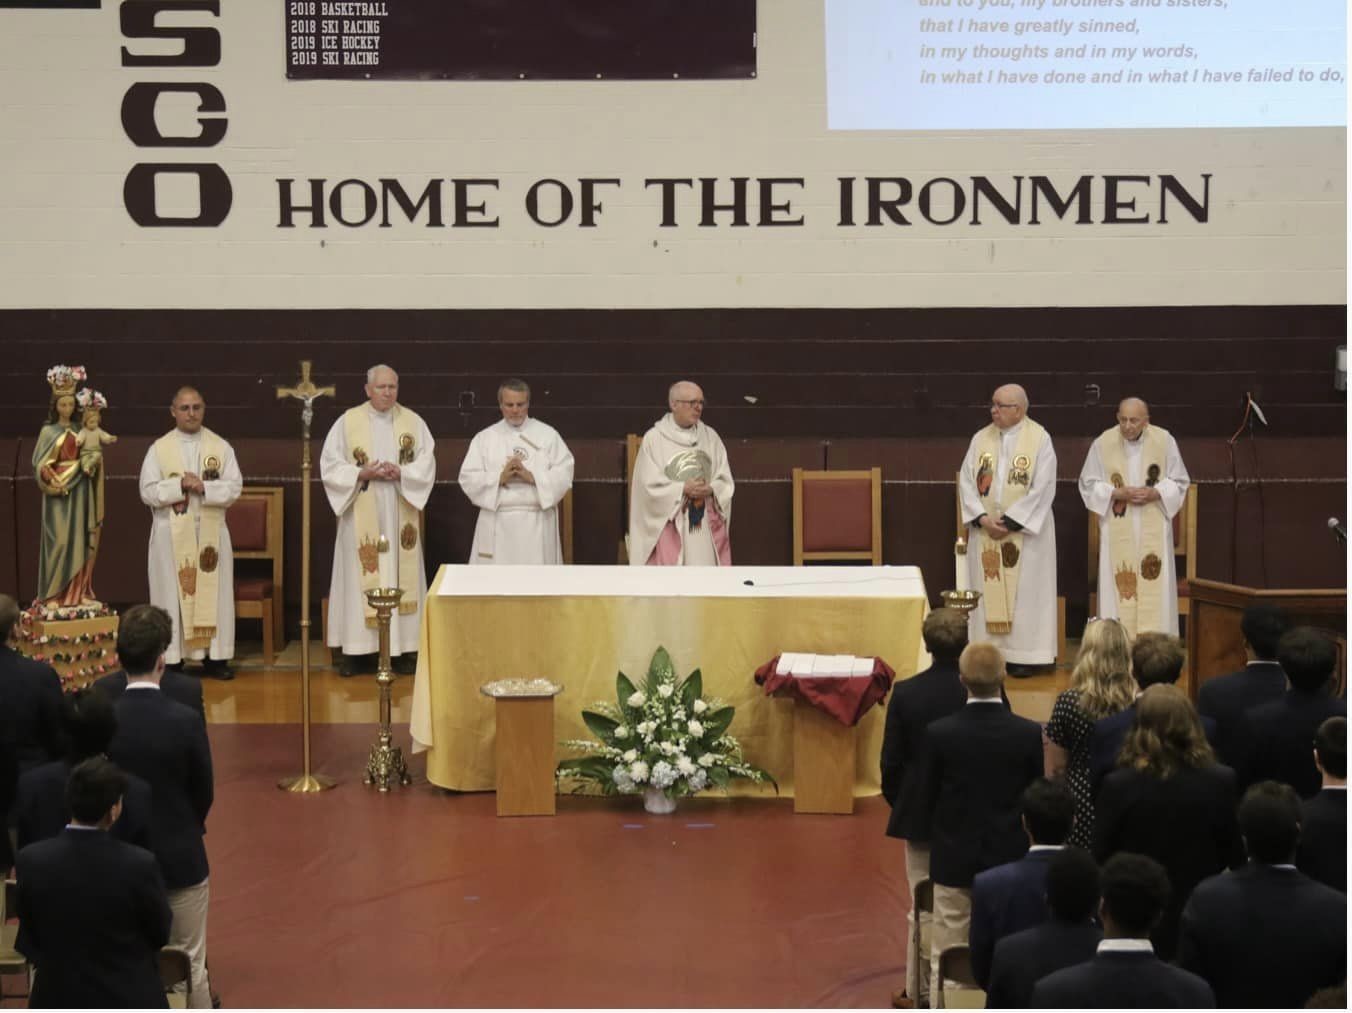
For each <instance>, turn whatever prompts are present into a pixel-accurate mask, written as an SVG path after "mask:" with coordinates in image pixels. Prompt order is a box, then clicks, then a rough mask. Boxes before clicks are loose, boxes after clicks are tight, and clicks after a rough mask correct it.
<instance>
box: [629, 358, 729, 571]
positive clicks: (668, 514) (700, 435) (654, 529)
mask: <svg viewBox="0 0 1352 1013" xmlns="http://www.w3.org/2000/svg"><path fill="white" fill-rule="evenodd" d="M667 405H668V407H669V408H670V409H671V410H670V411H669V412H668V413H667V414H666V415H664V416H662V418H660V419H659V420H658V421H657V422H656V423H654V424H653V427H652V428H651V429H649V430H648V431H647V433H645V434H644V436H643V445H642V446H641V447H640V448H639V452H638V456H637V457H636V458H635V460H634V480H633V486H632V488H631V489H630V491H629V564H630V565H631V566H650V565H651V566H731V565H732V548H731V545H730V543H729V541H728V529H729V526H730V525H731V523H732V493H733V483H732V471H731V470H730V469H729V468H728V454H727V451H726V450H725V449H724V448H723V441H722V440H721V439H719V437H718V434H717V433H716V432H714V431H713V430H712V429H710V428H709V427H708V426H706V425H705V424H704V423H703V422H702V421H701V418H702V417H703V415H704V391H702V390H700V388H699V387H698V386H696V385H695V384H693V383H691V382H690V381H688V380H682V381H680V382H679V383H675V384H672V386H671V389H670V390H669V391H668V392H667Z"/></svg>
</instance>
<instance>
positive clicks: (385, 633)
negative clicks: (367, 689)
mask: <svg viewBox="0 0 1352 1013" xmlns="http://www.w3.org/2000/svg"><path fill="white" fill-rule="evenodd" d="M403 596H404V592H403V589H402V588H398V587H377V588H373V589H371V590H370V591H367V592H366V602H367V604H368V605H370V606H371V608H373V609H375V612H376V624H377V628H378V630H379V633H380V664H379V666H378V667H377V669H376V684H377V685H378V686H379V687H380V736H379V738H377V739H376V743H375V745H373V746H372V747H371V756H370V758H369V759H368V760H367V761H366V776H365V777H363V778H362V783H363V784H371V785H375V787H376V790H378V791H389V790H390V785H391V784H409V783H410V782H411V781H412V780H413V779H412V778H411V777H409V776H408V767H407V766H406V765H405V764H404V753H403V750H401V749H400V748H399V747H398V746H396V745H394V743H393V741H392V739H393V737H392V736H391V735H390V687H391V686H392V685H393V684H394V672H393V671H392V670H391V669H390V616H391V615H393V614H394V612H395V610H396V609H398V608H399V600H400V599H401V598H403Z"/></svg>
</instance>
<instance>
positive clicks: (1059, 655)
mask: <svg viewBox="0 0 1352 1013" xmlns="http://www.w3.org/2000/svg"><path fill="white" fill-rule="evenodd" d="M953 503H954V506H955V507H956V508H957V510H956V515H955V521H956V524H957V537H958V538H959V539H961V540H963V541H965V542H966V543H967V551H968V552H972V551H974V550H973V548H972V538H973V536H974V535H976V534H977V531H976V529H975V528H973V527H972V526H971V525H970V524H964V523H962V476H961V475H959V474H956V473H955V474H954V476H953ZM1094 579H1095V580H1097V579H1098V578H1097V577H1095V578H1094ZM1090 586H1093V585H1092V584H1091V585H1090ZM1089 614H1090V615H1093V614H1094V612H1093V610H1092V609H1090V612H1089ZM1056 660H1057V662H1058V663H1061V664H1064V663H1066V662H1068V661H1070V660H1071V657H1070V649H1069V648H1068V647H1067V646H1066V596H1065V595H1063V594H1058V595H1057V596H1056Z"/></svg>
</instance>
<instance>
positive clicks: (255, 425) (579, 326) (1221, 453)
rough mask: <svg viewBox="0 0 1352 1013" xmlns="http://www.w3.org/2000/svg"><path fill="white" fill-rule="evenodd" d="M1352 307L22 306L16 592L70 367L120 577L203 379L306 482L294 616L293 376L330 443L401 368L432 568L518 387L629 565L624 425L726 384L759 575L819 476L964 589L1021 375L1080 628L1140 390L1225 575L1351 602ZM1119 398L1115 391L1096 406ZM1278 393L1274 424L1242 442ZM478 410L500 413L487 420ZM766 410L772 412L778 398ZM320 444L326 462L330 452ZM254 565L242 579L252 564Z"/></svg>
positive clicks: (288, 473)
mask: <svg viewBox="0 0 1352 1013" xmlns="http://www.w3.org/2000/svg"><path fill="white" fill-rule="evenodd" d="M1344 320H1345V309H1344V308H1343V307H1310V306H1294V307H1184V308H1102V309H1019V310H1002V309H986V310H980V309H974V310H945V309H933V310H697V311H552V310H541V311H493V312H490V311H289V312H288V311H186V310H184V311H176V310H175V311H120V310H119V311H113V310H84V311H60V312H57V311H37V310H32V311H27V310H26V311H0V333H4V334H5V335H6V351H7V355H6V358H5V363H4V364H3V365H0V371H2V372H4V373H7V374H9V375H8V376H7V377H6V379H7V381H8V382H7V389H8V390H10V391H12V392H13V393H14V395H15V396H14V398H13V400H12V401H10V402H9V403H7V404H5V405H0V586H15V587H17V588H18V590H19V592H20V597H27V596H29V595H31V594H32V592H33V590H34V584H35V580H36V545H35V543H36V538H37V530H38V520H37V518H38V510H39V508H40V504H39V501H38V494H37V490H36V487H35V485H34V483H33V481H32V475H31V472H30V469H29V463H28V462H29V458H30V456H31V454H32V446H33V438H34V437H35V436H36V433H37V431H38V428H39V427H40V425H41V422H42V418H43V415H44V410H45V405H46V397H47V388H46V385H45V383H44V382H43V379H42V377H43V373H44V372H45V370H46V369H47V367H48V366H50V365H52V364H53V362H55V361H58V360H59V361H64V362H67V363H71V364H76V363H78V364H82V365H85V366H86V367H87V368H88V369H89V372H90V376H91V382H92V384H93V385H94V386H95V387H97V388H98V389H100V390H102V391H103V392H104V393H105V394H107V395H108V396H109V398H110V400H111V402H112V405H113V407H112V409H111V410H110V411H108V412H107V413H106V414H105V416H104V426H105V428H106V429H108V430H109V431H110V432H113V433H117V434H119V435H120V436H121V437H122V439H121V440H120V441H119V442H118V443H117V444H116V445H115V446H113V447H110V448H108V450H107V454H106V460H107V467H108V473H109V481H108V518H109V519H108V525H109V529H108V530H109V535H108V537H106V538H105V542H104V548H103V550H102V552H103V555H102V557H101V560H100V563H99V567H98V571H97V577H96V586H97V588H98V590H99V592H100V594H101V595H102V596H104V597H106V598H107V599H108V600H110V601H112V602H114V603H117V604H124V603H128V602H133V601H137V600H142V599H144V597H145V594H146V577H145V543H146V538H147V534H148V531H149V511H148V510H147V509H146V508H145V507H144V506H143V505H142V504H141V503H140V501H139V497H138V494H137V489H136V476H137V473H138V471H139V468H140V462H141V459H142V457H143V456H144V454H145V451H146V448H147V447H148V446H149V444H150V442H151V439H152V438H153V437H154V436H156V435H158V434H159V433H161V432H163V431H164V430H165V429H166V428H167V427H168V426H169V424H170V422H169V416H168V412H167V408H166V405H167V402H168V400H169V398H170V396H171V395H172V393H173V391H174V389H175V388H176V387H177V385H178V384H179V383H182V382H191V383H195V384H197V385H198V386H200V387H201V389H202V391H203V393H204V395H205V396H206V399H207V402H208V418H207V422H208V425H210V426H212V427H213V428H214V429H216V430H217V431H218V432H220V433H221V434H222V435H224V436H226V437H227V438H229V439H231V440H232V442H233V443H234V445H235V448H236V451H237V453H238V455H239V458H240V461H241V464H242V467H243V469H244V472H245V475H246V480H247V481H249V482H251V483H257V484H282V485H284V486H285V487H286V532H287V537H286V549H287V560H286V574H287V582H288V587H287V598H288V603H289V604H290V606H291V607H292V610H293V611H294V608H295V607H296V605H297V603H298V599H299V594H300V580H299V568H300V552H299V547H300V486H299V477H298V476H299V456H300V454H299V445H298V443H299V441H298V439H297V438H296V437H297V435H298V431H299V418H298V414H299V413H298V410H297V408H296V407H295V405H294V404H293V403H282V402H278V401H277V399H276V397H275V394H274V387H275V385H277V384H279V383H283V384H289V383H291V382H292V381H294V379H295V377H296V375H297V361H298V360H299V359H301V358H303V357H309V358H312V359H313V360H314V362H315V378H316V380H317V381H318V382H320V383H336V384H337V386H338V395H339V396H338V398H337V400H336V401H322V402H320V404H319V406H318V409H317V412H316V420H315V431H316V434H317V436H318V437H320V438H322V435H323V433H324V432H325V431H326V430H327V428H328V426H329V425H331V424H332V422H333V421H334V419H336V418H337V416H338V412H339V410H340V408H341V407H344V406H346V405H348V404H351V403H354V402H355V401H357V400H359V399H360V397H361V394H360V388H361V385H362V383H363V381H364V376H363V373H364V369H365V367H366V366H367V365H369V364H371V363H372V362H375V361H387V362H389V363H391V364H392V365H394V366H395V367H396V368H398V369H399V370H400V371H401V393H400V399H401V401H403V402H404V403H406V404H408V405H410V406H411V407H413V408H415V409H416V410H417V411H419V412H420V413H421V414H422V415H423V416H424V417H425V418H426V419H427V420H428V423H429V425H430V426H431V427H432V430H433V432H434V433H436V434H437V436H438V443H437V455H438V486H437V489H436V491H435V492H434V493H433V496H432V499H431V501H430V503H429V506H428V512H427V551H428V562H429V565H431V566H435V565H436V564H437V563H439V562H442V561H459V560H463V559H464V558H465V557H466V555H467V554H468V550H469V544H470V540H471V537H472V533H473V525H474V511H473V509H472V508H471V507H470V505H469V503H468V502H467V501H466V500H465V498H464V497H463V496H462V495H461V494H460V493H459V491H458V490H457V488H456V486H455V476H456V473H457V471H458V470H459V464H460V460H461V457H462V456H463V454H464V451H465V447H466V445H467V443H468V439H469V436H470V435H472V433H473V432H475V431H477V430H478V429H479V428H481V427H483V426H484V425H487V424H489V423H490V422H492V421H493V420H494V419H495V418H496V409H495V407H494V406H493V400H494V392H495V390H496V384H497V382H498V380H499V379H500V378H501V377H503V376H506V375H513V374H519V375H524V376H525V377H526V378H527V379H528V380H529V381H530V382H531V384H532V386H533V388H534V405H533V408H534V413H535V414H536V415H538V416H539V417H541V418H543V419H545V420H546V421H548V422H550V423H552V424H554V425H556V426H557V427H558V428H559V429H560V430H561V431H562V432H563V434H564V436H565V438H566V439H567V440H568V443H569V445H570V446H571V447H572V449H573V452H574V455H575V457H576V459H577V472H576V483H575V486H574V519H575V520H574V554H575V558H576V560H577V562H579V563H612V562H614V561H615V557H616V549H617V545H618V543H619V541H620V539H621V535H622V533H623V525H624V518H623V510H624V490H623V470H624V434H625V433H626V432H642V431H643V430H644V429H646V427H647V426H648V425H649V424H651V422H652V421H653V420H654V419H655V418H656V417H657V416H658V415H660V414H661V412H662V411H663V410H664V401H665V394H666V388H667V385H668V384H669V383H670V382H671V381H672V380H673V379H676V378H679V377H681V376H690V377H693V378H694V379H696V380H698V381H700V382H701V383H702V384H703V386H704V389H705V393H706V396H707V397H708V399H709V407H708V409H707V411H706V420H707V421H708V422H709V423H710V424H712V425H713V426H714V427H715V428H716V429H718V430H719V432H720V433H721V434H722V435H723V437H724V439H725V441H726V442H727V445H728V451H729V457H730V458H731V462H732V467H733V471H734V475H735V476H736V479H737V482H738V488H737V496H736V501H735V509H734V517H733V528H732V530H733V551H734V558H735V559H736V560H738V561H739V562H743V563H748V564H787V563H788V562H789V560H790V558H791V531H792V517H791V495H790V471H791V469H792V468H793V467H794V466H797V465H801V466H803V467H809V468H811V467H831V468H853V467H866V466H871V465H875V464H876V465H880V466H881V467H882V469H883V478H884V482H885V489H884V498H883V511H884V542H885V546H884V558H885V560H886V562H888V563H894V564H902V563H913V564H917V565H919V566H921V567H922V569H923V570H924V573H925V577H926V582H927V584H928V586H929V587H930V590H931V593H932V594H934V595H937V592H938V591H939V590H941V589H943V588H944V587H947V586H948V585H949V584H950V583H951V574H952V556H951V551H952V539H953V526H954V520H953V516H954V507H953V478H954V472H955V471H956V469H957V467H958V464H959V462H960V460H961V457H962V454H963V451H964V450H965V448H966V445H967V441H968V439H969V438H970V435H971V433H972V432H973V431H974V430H975V429H977V428H978V427H980V426H981V425H983V424H984V423H985V422H986V419H987V413H986V411H985V409H984V407H983V406H984V405H985V404H986V403H987V401H988V399H989V396H990V392H991V390H992V389H993V388H994V387H995V386H996V385H997V384H999V383H1001V382H1006V381H1017V382H1021V383H1023V384H1024V385H1025V386H1026V387H1027V388H1028V391H1029V394H1030V396H1031V398H1032V401H1033V410H1032V414H1033V416H1034V417H1036V418H1037V419H1038V420H1039V421H1040V422H1042V423H1043V424H1044V425H1045V426H1047V428H1048V429H1049V430H1050V431H1051V433H1052V435H1053V437H1054V439H1055V442H1056V448H1057V453H1058V457H1059V472H1060V488H1059V490H1058V495H1057V505H1056V512H1057V513H1056V519H1057V528H1058V549H1059V571H1060V585H1061V590H1062V593H1063V594H1065V595H1066V597H1067V604H1068V609H1069V611H1070V615H1071V619H1072V628H1073V627H1074V625H1075V622H1076V621H1077V620H1078V618H1080V617H1082V616H1083V615H1084V612H1085V607H1086V601H1087V594H1088V584H1089V578H1088V572H1087V567H1088V564H1087V559H1086V537H1087V521H1086V516H1085V511H1084V509H1083V507H1082V505H1081V503H1080V500H1079V496H1078V493H1077V492H1076V489H1075V478H1076V476H1077V475H1078V473H1079V468H1080V465H1081V463H1082V461H1083V458H1084V454H1085V452H1086V450H1087V449H1088V445H1089V442H1090V440H1091V439H1092V437H1093V436H1094V435H1096V434H1097V433H1098V432H1100V431H1102V430H1103V429H1104V428H1106V427H1107V426H1109V425H1111V424H1112V416H1113V407H1114V406H1115V404H1116V402H1117V400H1118V399H1119V398H1121V397H1123V396H1126V395H1129V394H1130V395H1139V396H1142V397H1145V398H1146V399H1148V400H1149V401H1150V402H1151V409H1152V417H1153V419H1154V421H1156V422H1157V423H1158V424H1161V425H1163V426H1165V427H1166V428H1169V429H1170V430H1171V431H1172V432H1173V433H1174V434H1175V436H1177V437H1178V439H1179V443H1180V446H1181V448H1182V451H1183V456H1184V459H1185V461H1186V462H1187V465H1188V467H1189V470H1190V471H1191V473H1192V475H1193V478H1194V480H1195V481H1197V482H1198V484H1199V487H1200V498H1199V528H1200V537H1199V563H1198V573H1199V575H1201V576H1205V577H1211V578H1214V579H1218V580H1227V581H1235V582H1238V583H1243V584H1251V585H1255V586H1260V587H1282V586H1286V587H1293V586H1311V587H1334V586H1336V587H1342V586H1344V585H1345V584H1346V574H1345V561H1344V556H1343V553H1342V551H1341V550H1340V549H1338V547H1337V546H1335V545H1334V543H1333V542H1332V540H1331V538H1330V537H1329V535H1328V532H1327V531H1326V529H1325V521H1326V519H1327V518H1328V517H1330V516H1338V517H1342V516H1343V511H1344V504H1345V499H1346V466H1345V461H1346V436H1345V412H1346V403H1345V400H1344V399H1343V396H1342V395H1341V394H1338V393H1336V392H1335V391H1334V390H1333V388H1332V372H1333V359H1334V349H1335V347H1336V346H1337V345H1338V344H1341V343H1343V341H1344V340H1345V338H1344V335H1345V324H1344ZM1092 385H1096V386H1097V392H1096V391H1095V390H1094V387H1093V386H1092ZM1245 392H1251V393H1252V394H1253V395H1254V397H1255V398H1257V399H1258V400H1259V401H1260V403H1261V404H1262V405H1263V408H1264V409H1265V411H1266V412H1267V414H1268V417H1269V420H1270V421H1271V423H1272V425H1271V427H1270V428H1267V429H1264V428H1262V427H1259V428H1258V429H1257V430H1256V433H1255V434H1254V435H1253V436H1250V435H1248V434H1247V433H1245V434H1242V435H1241V436H1240V438H1239V439H1238V440H1237V441H1236V444H1235V446H1234V448H1233V464H1232V450H1231V447H1230V445H1229V444H1228V443H1227V438H1229V437H1230V436H1231V435H1232V434H1233V433H1234V432H1235V430H1236V428H1237V427H1238V426H1239V424H1240V419H1241V416H1242V405H1243V395H1244V393H1245ZM462 395H463V397H464V400H466V401H467V400H468V398H469V396H471V395H472V397H473V399H474V402H475V404H474V406H473V407H468V406H467V407H465V408H464V410H462V409H461V407H460V405H461V400H462ZM750 398H754V399H755V401H754V403H752V401H751V400H749V399H750ZM318 442H319V441H318V439H317V440H316V446H315V451H316V458H317V456H318ZM313 496H314V533H313V540H312V546H313V552H314V556H313V558H314V568H313V578H314V587H315V597H316V599H317V598H318V597H319V596H320V595H321V594H323V593H325V592H326V591H327V586H328V578H329V567H330V556H331V552H332V548H331V546H332V539H333V529H334V524H333V516H332V513H331V512H330V511H329V509H328V505H327V502H326V500H325V498H324V495H323V489H322V487H321V486H320V485H318V483H316V484H315V486H314V489H313ZM241 565H243V564H241Z"/></svg>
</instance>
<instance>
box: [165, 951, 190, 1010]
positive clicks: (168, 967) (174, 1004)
mask: <svg viewBox="0 0 1352 1013" xmlns="http://www.w3.org/2000/svg"><path fill="white" fill-rule="evenodd" d="M160 983H161V984H162V985H163V986H164V997H165V998H166V999H167V1000H168V1001H169V1008H170V1009H187V1008H188V996H190V995H191V994H192V959H191V958H190V957H189V956H188V953H187V951H186V950H180V949H179V948H178V947H177V946H165V947H163V948H162V949H161V950H160ZM179 985H182V986H183V991H182V992H179V991H176V989H177V988H178V986H179Z"/></svg>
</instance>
